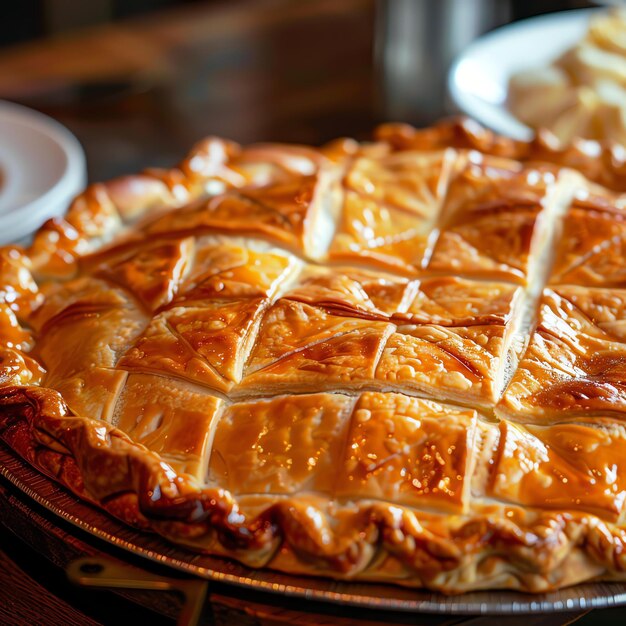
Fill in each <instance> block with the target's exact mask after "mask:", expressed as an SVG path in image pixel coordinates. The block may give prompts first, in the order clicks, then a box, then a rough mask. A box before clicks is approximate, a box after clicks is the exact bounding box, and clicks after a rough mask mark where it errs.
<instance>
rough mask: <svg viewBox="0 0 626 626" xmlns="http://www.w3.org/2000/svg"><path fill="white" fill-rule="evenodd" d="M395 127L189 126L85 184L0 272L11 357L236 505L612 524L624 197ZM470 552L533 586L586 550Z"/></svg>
mask: <svg viewBox="0 0 626 626" xmlns="http://www.w3.org/2000/svg"><path fill="white" fill-rule="evenodd" d="M393 132H394V131H393V128H391V129H386V130H385V129H383V131H382V132H381V136H382V137H384V140H383V141H379V142H376V143H372V144H364V145H359V144H356V143H355V142H352V141H349V140H342V141H338V142H335V143H334V144H331V145H329V146H326V147H325V148H323V149H319V150H313V149H308V148H298V147H288V146H274V145H270V146H265V145H264V146H258V147H252V148H249V149H246V150H240V149H239V148H237V147H235V146H234V145H230V144H225V143H211V142H209V143H208V144H206V145H205V146H204V147H202V148H201V149H199V150H198V151H197V152H196V154H195V156H193V157H192V158H190V159H189V160H188V161H187V162H186V164H185V165H184V167H183V168H182V170H181V171H180V172H179V173H178V174H176V173H175V172H174V173H172V172H170V173H168V175H167V176H165V175H164V174H163V175H160V174H158V173H149V174H146V175H145V176H144V177H143V178H142V177H134V178H133V179H131V181H130V184H129V182H128V181H126V182H124V181H121V182H120V181H118V182H115V183H112V184H109V186H108V187H106V188H104V187H103V188H100V187H98V186H96V187H94V188H91V189H90V190H88V192H86V193H85V194H84V195H83V196H81V197H80V198H79V199H78V200H77V201H76V203H75V205H74V207H73V209H72V211H71V212H70V214H69V216H68V221H67V223H54V224H49V225H48V226H47V227H46V228H45V229H44V230H43V231H42V233H40V235H39V236H38V237H37V238H36V239H35V242H34V244H33V246H32V248H31V250H30V252H29V254H30V259H31V262H32V268H33V271H34V273H35V275H36V277H37V279H38V287H36V286H33V285H34V283H33V285H31V284H30V283H28V280H27V277H26V274H23V273H22V274H19V275H20V277H21V278H20V280H19V281H17V280H16V281H14V283H13V284H14V285H17V286H16V287H13V291H12V292H7V293H8V294H9V295H8V296H7V298H6V300H7V303H8V304H7V306H6V307H5V308H3V309H2V315H3V317H1V318H0V331H3V332H4V330H3V329H5V328H6V329H11V333H12V335H11V336H12V337H13V338H14V339H13V340H12V341H13V344H12V345H11V346H8V348H10V349H11V350H14V349H15V350H17V351H20V350H21V351H22V352H20V354H21V356H20V357H18V356H15V357H11V358H15V359H18V360H16V363H18V361H19V359H20V358H21V359H22V361H19V363H18V365H16V366H15V368H14V370H15V371H18V370H19V371H20V372H22V373H21V374H20V376H21V378H20V380H19V381H17V382H19V384H31V385H33V384H34V383H36V382H38V384H40V385H41V386H43V387H47V388H52V389H54V390H56V391H58V392H59V393H60V394H61V396H62V398H63V400H64V401H65V403H67V406H68V407H69V409H70V411H71V412H72V413H73V414H74V415H76V416H80V417H81V418H89V419H92V420H103V421H104V422H106V423H107V424H110V425H112V426H116V427H118V428H119V429H120V430H121V431H123V432H125V433H126V434H127V435H128V436H129V437H130V439H132V440H133V441H134V442H137V443H139V444H142V445H143V446H145V447H146V448H147V449H148V450H150V451H152V452H154V453H157V454H158V455H159V457H160V458H161V459H162V460H163V461H165V463H166V464H167V466H166V467H168V468H172V469H173V470H174V472H176V473H178V474H181V475H184V476H185V480H186V481H188V483H186V484H189V485H192V486H195V488H197V489H202V488H213V487H215V488H219V489H223V490H226V491H227V492H228V493H229V494H231V495H232V496H233V497H235V498H237V499H238V500H237V501H238V502H239V507H240V508H239V509H238V510H241V511H242V512H243V514H244V516H246V515H247V516H248V518H249V519H252V518H253V517H254V515H257V514H258V513H259V512H260V511H263V510H264V508H266V507H267V506H269V505H270V504H272V503H274V502H277V501H289V502H292V503H297V502H299V501H302V502H305V503H314V506H313V505H311V507H310V510H309V509H307V510H306V511H308V512H302V513H297V515H296V514H295V513H294V515H295V516H296V517H297V519H298V520H299V521H297V523H296V522H293V524H296V526H297V527H298V528H301V527H304V528H308V529H309V530H310V529H312V528H314V527H315V528H317V526H319V533H321V534H320V537H324V536H326V535H324V534H323V533H325V532H326V533H330V530H324V529H326V528H327V526H326V525H327V524H330V527H332V528H333V531H332V533H334V534H333V537H341V536H342V533H343V535H345V536H346V537H347V536H348V533H347V531H346V530H345V529H344V530H342V529H343V528H344V525H354V524H355V522H354V519H353V518H352V517H348V516H347V514H345V515H344V514H343V513H341V512H340V510H342V509H341V507H344V506H345V507H353V508H354V507H355V506H356V507H357V508H358V507H360V506H361V505H362V504H363V503H385V504H386V505H389V507H395V508H390V509H388V514H389V515H390V516H392V517H393V515H395V513H393V511H397V510H399V509H398V508H397V507H404V509H403V510H410V511H412V512H414V513H415V514H417V515H419V516H422V518H423V519H424V520H430V521H429V523H430V524H431V525H432V524H434V522H433V521H432V520H433V519H435V518H437V519H447V520H449V522H447V523H449V524H451V525H452V527H456V526H454V525H455V524H458V523H460V522H458V520H460V519H470V518H472V516H474V517H475V516H476V515H482V516H486V517H484V518H485V519H490V516H491V518H493V517H494V516H495V517H496V518H498V517H500V518H507V517H511V516H514V515H518V514H519V511H520V510H524V512H525V513H524V514H526V513H527V512H528V511H530V512H534V513H533V515H535V517H536V518H537V519H539V520H541V519H543V518H541V515H542V512H544V511H559V512H561V511H573V512H576V513H580V514H585V515H586V514H589V515H592V516H596V517H597V518H600V519H601V520H604V521H605V522H606V523H608V524H612V525H613V526H612V528H614V529H619V528H620V526H619V525H620V524H622V523H623V522H624V520H625V516H626V512H625V511H626V506H625V502H626V472H624V471H619V467H620V464H621V459H622V458H623V457H624V455H625V453H626V429H625V428H624V426H623V415H624V412H625V411H626V289H625V288H622V287H624V283H623V281H624V277H623V272H624V263H623V260H622V259H623V258H624V245H625V244H624V242H625V241H626V219H625V216H626V206H625V205H626V200H625V199H624V196H622V195H620V194H619V193H618V192H616V191H609V190H607V189H605V188H603V187H600V186H598V185H597V184H596V183H591V182H589V181H588V180H586V179H585V178H583V176H582V175H581V174H580V173H578V172H576V171H574V170H571V169H567V168H563V167H559V166H557V165H553V164H549V163H546V162H532V161H530V160H528V159H526V160H515V159H513V158H507V157H506V154H504V156H503V155H502V154H503V149H499V150H495V149H494V150H493V152H496V153H498V154H499V156H494V155H492V154H487V153H481V152H478V151H477V150H474V149H469V148H470V146H466V147H464V146H463V145H462V144H463V142H462V141H457V142H456V144H454V142H452V143H453V144H454V145H453V147H450V146H446V145H445V141H444V142H443V143H444V145H439V144H440V143H441V142H439V143H437V142H431V145H427V146H425V145H424V140H423V137H422V138H419V135H416V137H417V139H416V141H415V142H414V144H412V143H411V135H410V133H409V134H408V135H407V131H406V129H402V128H401V129H398V130H397V131H395V132H397V135H396V136H395V138H394V135H393ZM427 132H428V131H426V133H427ZM443 134H445V133H443ZM427 136H428V135H427V134H426V137H427ZM426 143H428V142H426ZM496 147H498V144H496ZM504 152H506V151H504ZM557 160H558V159H557ZM193 172H195V174H193ZM159 176H161V178H162V180H163V181H165V183H166V187H165V189H167V192H166V191H164V190H163V189H164V187H163V183H162V182H158V183H157V182H155V181H160V180H161V179H159ZM194 176H195V178H194ZM198 181H201V184H200V182H198ZM159 185H161V186H159ZM614 187H615V188H617V187H619V185H617V184H616V185H614ZM137 197H140V198H141V202H138V201H137ZM138 204H141V205H142V208H141V209H139V208H138V207H137V206H136V205H138ZM151 207H154V208H153V209H152V210H150V208H151ZM76 232H78V233H83V234H84V233H87V234H88V237H86V238H84V237H83V236H82V235H81V236H77V235H76ZM59 241H61V242H63V245H60V244H59V243H58V242H59ZM64 246H65V247H64ZM16 254H17V253H13V252H11V254H10V255H6V257H5V261H6V260H7V259H8V261H7V262H6V263H5V266H4V268H5V269H4V270H3V271H5V272H6V271H7V269H6V268H9V270H10V271H9V273H10V272H13V275H15V276H17V275H18V270H17V269H15V271H14V270H13V269H11V268H17V267H18V264H19V262H21V261H20V260H19V259H20V257H19V255H17V256H16ZM11 264H13V265H11ZM22 269H23V268H22ZM18 287H19V288H18ZM25 293H32V294H34V295H32V297H30V298H29V299H25V298H24V294H25ZM11 302H13V303H14V304H10V303H11ZM25 303H27V304H25ZM20 307H21V308H20ZM16 315H17V317H16ZM18 318H20V319H22V320H26V321H25V323H24V324H23V326H24V327H25V328H26V327H28V328H29V329H30V330H32V335H33V336H34V338H35V341H34V348H32V349H30V342H31V337H30V334H29V332H27V331H26V330H22V329H19V326H18V325H17V319H18ZM19 333H22V335H20V334H19ZM19 341H22V343H21V344H20V343H19ZM15 350H14V352H11V354H14V353H15V354H16V355H17V354H18V353H17V352H15ZM29 350H30V355H29V356H26V352H27V351H29ZM9 352H10V351H7V354H9ZM7 358H8V357H7V356H6V355H5V357H4V359H5V363H6V362H7ZM31 358H34V359H35V361H32V362H31V361H30V360H29V359H31ZM20 363H21V365H20ZM20 367H21V369H20ZM15 382H16V379H15V376H14V379H13V383H12V384H15ZM41 432H43V430H42V431H41ZM54 436H55V435H51V437H54ZM90 445H91V444H90ZM83 471H84V470H83ZM168 471H171V470H169V469H168ZM103 480H106V479H103ZM91 484H92V486H93V485H96V484H100V483H97V481H96V483H94V482H93V481H92V483H91ZM96 488H97V487H96ZM294 506H295V507H296V508H295V509H293V510H294V511H296V510H298V511H299V510H300V509H298V507H297V506H296V504H294ZM307 506H308V504H307ZM337 507H339V508H337ZM311 511H312V512H311ZM316 511H317V513H315V512H316ZM320 511H323V512H324V516H325V517H324V519H326V521H325V522H323V523H322V522H320V521H319V519H320V518H319V515H320V513H319V512H320ZM514 511H518V513H514ZM316 515H317V516H318V517H315V516H316ZM298 516H299V517H298ZM433 516H434V517H433ZM459 516H460V517H459ZM531 517H532V516H531ZM305 518H306V519H307V520H309V521H306V522H305V521H303V520H304V519H305ZM242 519H243V518H242ZM472 519H473V518H472ZM450 520H452V521H450ZM454 520H457V521H454ZM538 523H539V522H538ZM551 523H552V522H545V524H544V522H541V523H540V525H541V524H544V525H545V527H546V528H548V527H549V526H550V524H551ZM559 523H560V522H559ZM584 523H585V524H587V523H588V522H584ZM316 525H317V526H316ZM294 527H295V526H294ZM330 527H329V528H330ZM429 528H430V527H429ZM309 530H306V533H308V532H309ZM168 532H169V533H170V535H171V534H172V531H171V529H170V530H168ZM294 532H295V531H294ZM298 532H304V531H298ZM310 532H312V530H310ZM316 532H317V531H316ZM403 532H404V533H407V532H408V531H407V530H406V528H405V529H404V530H403ZM429 532H430V531H429ZM463 532H465V531H463ZM468 532H469V531H468ZM472 532H473V531H472ZM507 532H508V531H507ZM541 532H543V533H544V535H545V533H546V532H547V531H545V532H544V531H541ZM616 532H617V531H616ZM306 533H305V534H306ZM332 533H331V534H332ZM435 534H437V531H435ZM570 535H571V533H570ZM329 536H330V535H329ZM403 536H404V535H403ZM415 536H417V535H415ZM467 536H469V535H467ZM539 536H541V533H539ZM186 537H187V536H186ZM187 539H188V537H187ZM411 540H412V541H413V543H412V544H411V542H409V543H408V544H407V545H406V546H404V548H403V550H405V552H406V553H407V554H411V555H412V556H411V558H414V552H415V549H416V548H415V539H414V536H411ZM465 540H466V537H465V535H464V539H463V541H465ZM293 541H294V542H295V540H293ZM320 541H322V543H323V542H324V541H325V542H326V544H327V545H326V547H324V548H323V549H324V550H327V551H331V552H332V551H333V550H335V551H339V549H340V548H339V546H340V545H342V544H341V540H340V539H333V540H332V541H331V540H330V539H328V540H325V539H321V540H320ZM346 541H347V539H346ZM367 541H370V540H369V539H367ZM398 541H400V539H398ZM403 541H405V543H406V541H408V539H406V540H403ZM481 541H482V540H481ZM511 541H512V540H511ZM528 541H530V540H528ZM542 541H543V540H542ZM547 541H548V540H547V539H546V542H547ZM559 541H562V540H561V539H559ZM568 541H575V539H574V538H573V535H572V536H568ZM581 541H582V540H581ZM370 543H371V541H370ZM531 543H532V542H531ZM552 544H553V545H552V547H551V548H550V550H552V552H550V554H551V557H550V558H556V557H555V556H554V554H555V553H556V551H558V545H560V544H558V542H556V541H552ZM328 546H331V547H328ZM333 546H334V547H333ZM411 546H412V547H411ZM210 549H211V550H214V549H216V548H215V546H214V545H213V544H212V545H211V547H210ZM273 549H274V550H276V545H274V548H273ZM306 549H307V550H308V548H306ZM317 549H318V550H322V548H320V547H318V548H317ZM437 549H438V550H441V548H437ZM528 549H529V550H531V548H528ZM542 549H543V550H547V548H545V547H544V548H542ZM263 554H264V556H263V557H262V559H261V562H263V563H265V562H268V560H270V559H271V554H270V553H269V552H268V553H266V552H264V553H263ZM559 554H560V553H559ZM259 558H260V557H259ZM283 558H285V557H284V555H283ZM349 558H350V559H352V561H353V563H352V564H353V565H354V567H357V565H356V563H357V562H359V560H362V561H363V562H362V563H361V564H360V565H358V567H359V568H361V569H363V568H365V567H367V562H366V557H365V556H363V555H352V556H350V557H349ZM429 558H434V559H435V560H441V559H447V558H452V557H451V556H450V555H448V556H445V555H444V553H443V552H441V553H440V554H438V555H437V556H436V557H429ZM523 558H526V559H528V558H530V557H528V555H527V554H526V553H524V557H523ZM543 558H544V561H545V562H544V563H543V565H541V568H543V569H542V571H543V570H544V569H545V570H546V572H547V571H549V570H550V567H551V566H550V567H549V560H548V557H545V556H544V557H543ZM559 558H563V556H562V554H561V556H560V557H559ZM607 558H608V557H607ZM531 560H532V559H531ZM255 563H256V561H255ZM379 565H380V563H379V564H378V565H377V566H376V567H378V566H379ZM281 567H284V568H286V569H291V568H292V567H295V566H294V565H293V563H291V562H288V564H287V565H281ZM380 567H381V571H383V569H384V567H383V566H382V565H380ZM414 567H417V566H414ZM425 567H426V566H425ZM472 567H473V566H472ZM486 567H487V566H486ZM489 567H491V570H490V573H487V574H481V575H483V576H484V577H485V578H486V579H490V580H492V581H496V582H497V584H498V585H501V586H521V587H524V588H536V589H539V588H545V587H546V585H550V584H554V585H556V584H561V583H560V582H559V581H565V582H568V583H570V582H573V581H575V580H578V578H577V576H578V577H579V578H584V576H585V575H586V574H584V575H583V574H580V573H578V574H576V573H571V572H570V573H568V574H566V575H561V574H560V575H559V576H560V578H559V579H558V580H557V579H556V578H555V580H556V582H552V583H550V582H546V580H547V578H546V579H545V580H543V582H541V583H539V582H537V580H535V579H532V580H530V579H524V582H522V583H520V582H519V581H518V582H517V583H515V584H513V583H511V581H510V580H509V579H506V578H503V579H500V578H498V576H499V574H495V573H494V572H495V571H496V569H497V568H495V566H493V567H492V566H489ZM507 567H509V566H507ZM510 567H512V566H510ZM541 568H540V569H541ZM444 569H445V568H444ZM355 571H356V570H355ZM420 571H421V570H420ZM425 571H426V570H425ZM428 571H430V570H428ZM498 571H499V570H498ZM507 571H508V570H507ZM572 571H573V570H572ZM581 571H582V570H581ZM372 576H373V577H376V576H377V574H373V575H372ZM385 576H390V577H391V578H393V577H394V574H393V573H392V574H385ZM420 576H421V577H422V578H421V581H422V582H424V581H425V580H426V579H425V578H424V576H425V574H424V573H423V572H422V573H421V574H420ZM462 576H465V574H463V575H462ZM472 576H477V574H475V573H474V574H472ZM547 576H548V574H546V577H547ZM428 584H434V583H433V582H432V581H430V582H429V583H428ZM437 584H438V585H439V586H444V587H445V585H446V584H447V583H446V582H439V583H437ZM465 584H466V583H463V582H459V580H456V581H455V583H454V585H456V587H454V588H459V586H460V587H463V585H465ZM467 585H469V586H471V585H470V583H467ZM467 585H466V586H467ZM476 585H478V586H480V583H476Z"/></svg>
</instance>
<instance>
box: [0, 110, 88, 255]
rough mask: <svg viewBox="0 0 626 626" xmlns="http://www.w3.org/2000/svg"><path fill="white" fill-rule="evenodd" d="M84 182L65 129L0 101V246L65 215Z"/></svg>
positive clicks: (81, 158)
mask: <svg viewBox="0 0 626 626" xmlns="http://www.w3.org/2000/svg"><path fill="white" fill-rule="evenodd" d="M86 179H87V176H86V168H85V155H84V152H83V149H82V148H81V146H80V144H79V143H78V140H77V139H76V137H74V135H72V133H70V131H69V130H67V128H65V127H64V126H61V124H59V123H58V122H55V121H54V120H53V119H51V118H49V117H47V116H45V115H42V114H41V113H37V112H36V111H32V110H31V109H27V108H26V107H23V106H20V105H17V104H13V103H10V102H4V101H0V244H5V243H10V242H15V241H19V240H22V239H24V238H26V237H28V235H30V234H31V233H32V232H33V231H34V230H36V229H37V228H38V227H39V226H41V224H43V222H45V221H46V220H47V219H48V218H50V217H53V216H55V215H61V214H62V213H64V212H65V210H66V209H67V207H68V205H69V203H70V201H71V199H72V198H73V197H74V196H75V195H76V194H77V193H78V192H79V191H80V190H81V189H82V188H83V187H84V186H85V182H86Z"/></svg>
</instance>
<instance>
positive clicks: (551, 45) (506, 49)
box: [448, 9, 598, 139]
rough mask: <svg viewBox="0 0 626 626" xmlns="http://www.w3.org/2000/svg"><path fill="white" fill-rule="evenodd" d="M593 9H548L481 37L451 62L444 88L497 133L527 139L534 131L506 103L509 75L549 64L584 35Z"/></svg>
mask: <svg viewBox="0 0 626 626" xmlns="http://www.w3.org/2000/svg"><path fill="white" fill-rule="evenodd" d="M595 11H598V9H576V10H573V11H560V12H558V13H548V14H546V15H541V16H538V17H532V18H530V19H527V20H522V21H519V22H514V23H512V24H508V25H507V26H503V27H501V28H497V29H496V30H494V31H492V32H490V33H487V34H486V35H484V36H483V37H480V38H479V39H477V40H476V41H475V42H474V43H473V44H471V45H470V46H468V47H467V48H466V49H465V50H464V52H463V53H462V54H461V55H460V56H459V57H458V58H457V59H456V61H455V62H454V63H453V64H452V67H451V68H450V72H449V74H448V93H449V95H450V98H451V100H452V102H453V103H454V104H455V106H456V107H457V108H458V109H459V110H460V111H462V112H463V113H465V114H467V115H469V116H470V117H473V118H474V119H476V120H478V121H479V122H482V123H483V124H485V125H486V126H489V127H490V128H492V129H493V130H495V131H497V132H499V133H502V134H504V135H508V136H509V137H513V138H514V139H530V138H531V137H532V136H533V134H534V133H533V131H532V130H531V129H530V128H529V127H528V126H526V124H523V123H522V122H520V121H519V120H518V119H516V118H515V117H514V116H513V115H512V114H511V113H510V112H509V111H508V110H507V108H506V96H507V90H508V84H509V79H510V78H511V76H513V74H516V73H517V72H519V71H521V70H527V69H531V68H541V67H546V66H548V65H550V64H551V63H552V61H554V60H555V59H556V58H557V57H558V56H559V55H560V54H561V53H563V52H564V51H565V50H567V49H568V48H570V47H571V46H573V45H574V44H575V43H576V42H577V41H578V40H579V39H581V38H582V37H584V35H585V33H586V31H587V26H588V24H589V19H590V18H591V16H592V14H593V13H594V12H595Z"/></svg>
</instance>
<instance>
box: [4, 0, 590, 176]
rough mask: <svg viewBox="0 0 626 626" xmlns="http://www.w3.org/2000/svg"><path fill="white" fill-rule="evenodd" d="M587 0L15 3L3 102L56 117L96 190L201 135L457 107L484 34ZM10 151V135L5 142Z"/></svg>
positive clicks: (319, 136) (357, 132) (292, 131)
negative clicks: (448, 87) (450, 77)
mask: <svg viewBox="0 0 626 626" xmlns="http://www.w3.org/2000/svg"><path fill="white" fill-rule="evenodd" d="M592 5H593V3H591V2H586V1H585V0H89V1H85V0H20V1H19V2H11V3H5V5H4V6H3V17H2V19H1V20H0V98H1V99H7V100H12V101H14V102H18V103H22V104H25V105H27V106H31V107H33V108H35V109H38V110H40V111H43V112H44V113H47V114H48V115H51V116H52V117H54V118H56V119H58V120H59V121H60V122H62V123H63V124H65V125H66V126H67V127H69V128H70V130H71V131H72V132H74V133H75V134H76V136H77V137H78V139H79V140H80V141H81V143H82V144H83V146H84V148H85V151H86V154H87V161H88V166H89V178H90V179H91V180H101V179H106V178H109V177H111V176H115V175H117V174H120V173H126V172H132V171H135V170H137V169H140V168H142V167H145V166H148V165H157V166H159V165H171V164H172V163H174V162H175V161H176V160H178V159H179V158H181V157H182V156H183V155H184V154H185V152H186V151H187V149H188V148H189V147H190V146H191V145H192V144H193V143H194V142H195V141H196V140H198V139H199V138H201V137H203V136H205V135H208V134H217V135H223V136H226V137H229V138H232V139H235V140H237V141H240V142H244V143H248V142H253V141H262V140H274V141H294V142H302V143H313V144H319V143H322V142H324V141H327V140H329V139H331V138H333V137H336V136H340V135H351V136H356V137H359V138H366V137H367V136H368V134H369V132H370V130H371V128H372V127H373V126H374V125H375V124H376V123H378V122H380V121H383V120H399V121H407V122H412V123H415V124H427V123H430V122H432V121H434V120H435V119H437V118H439V117H441V116H442V115H445V114H448V113H450V112H452V111H451V109H450V107H449V105H448V104H447V102H446V100H445V76H446V71H447V68H448V66H449V65H450V63H451V61H452V59H453V58H454V56H455V55H456V54H457V53H458V52H459V51H460V50H462V49H463V48H464V47H465V46H466V45H467V44H468V43H469V42H471V41H472V40H473V39H475V38H476V37H477V36H479V35H480V34H482V33H484V32H487V31H489V30H491V29H493V28H495V27H497V26H500V25H502V24H505V23H507V22H511V21H514V20H518V19H523V18H526V17H530V16H532V15H537V14H539V13H545V12H550V11H559V10H567V9H573V8H582V7H587V6H592ZM0 140H1V138H0Z"/></svg>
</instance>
